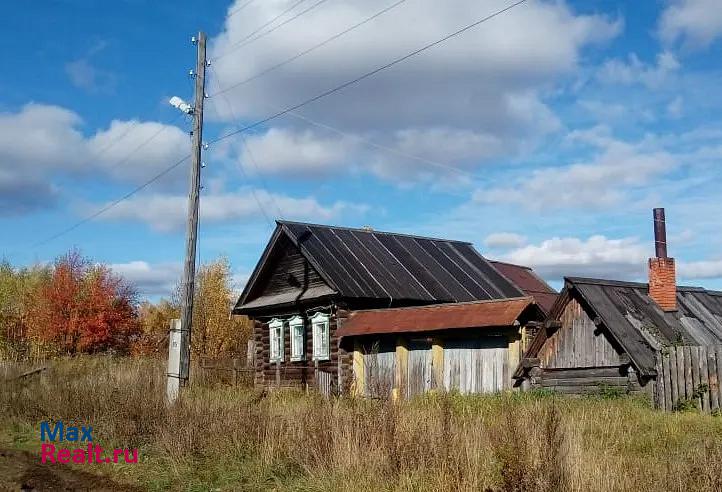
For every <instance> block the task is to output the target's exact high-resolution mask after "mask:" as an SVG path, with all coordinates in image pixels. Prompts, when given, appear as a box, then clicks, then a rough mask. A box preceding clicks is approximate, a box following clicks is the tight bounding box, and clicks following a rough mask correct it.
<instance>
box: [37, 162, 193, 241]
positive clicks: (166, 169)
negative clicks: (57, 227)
mask: <svg viewBox="0 0 722 492" xmlns="http://www.w3.org/2000/svg"><path fill="white" fill-rule="evenodd" d="M190 156H191V155H190V154H188V155H186V156H185V157H183V158H182V159H180V160H178V161H176V162H175V163H173V164H172V165H170V166H169V167H167V168H165V169H163V170H162V171H161V172H159V173H158V174H156V175H155V176H153V177H152V178H151V179H149V180H148V181H145V182H144V183H143V184H141V185H139V186H136V187H135V188H133V189H132V190H131V191H129V192H128V193H126V194H125V195H123V196H121V197H120V198H118V199H116V200H114V201H112V202H110V203H109V204H108V205H106V206H104V207H103V208H101V209H100V210H98V211H96V212H95V213H93V214H91V215H88V216H87V217H85V218H83V219H81V220H79V221H78V222H76V223H75V224H73V225H71V226H70V227H67V228H65V229H63V230H62V231H60V232H58V233H56V234H53V235H52V236H49V237H47V238H45V239H43V240H41V241H38V242H37V243H35V244H33V245H31V248H38V247H40V246H43V245H44V244H47V243H49V242H50V241H53V240H55V239H57V238H59V237H60V236H63V235H65V234H67V233H68V232H71V231H73V230H75V229H77V228H78V227H80V226H81V225H83V224H86V223H88V222H90V221H91V220H93V219H95V218H96V217H99V216H100V215H102V214H104V213H105V212H107V211H108V210H110V209H111V208H113V207H115V206H117V205H118V204H120V203H121V202H123V201H125V200H127V199H128V198H130V197H131V196H133V195H135V194H136V193H138V192H139V191H142V190H144V189H145V188H147V187H148V186H150V185H151V184H153V183H155V182H156V181H158V180H159V179H160V178H162V177H163V176H165V175H166V174H168V173H169V172H171V171H172V170H173V169H175V168H177V167H178V166H180V165H181V164H183V163H184V162H185V161H187V160H188V159H189V158H190Z"/></svg>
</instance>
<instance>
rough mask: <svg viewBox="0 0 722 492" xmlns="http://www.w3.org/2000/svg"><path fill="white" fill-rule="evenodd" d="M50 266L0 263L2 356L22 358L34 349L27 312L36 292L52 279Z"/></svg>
mask: <svg viewBox="0 0 722 492" xmlns="http://www.w3.org/2000/svg"><path fill="white" fill-rule="evenodd" d="M51 272H52V269H51V267H50V266H48V265H34V266H31V267H23V268H14V267H13V266H12V265H11V264H10V263H9V262H8V261H6V260H4V261H2V262H0V358H2V359H4V360H21V359H26V358H27V357H29V356H30V355H31V354H32V352H33V349H34V346H33V345H32V343H31V340H30V339H29V338H28V311H29V308H30V306H31V305H32V301H33V299H34V298H35V292H36V291H37V289H38V288H39V286H40V285H41V284H42V283H43V282H47V281H48V279H49V278H50V275H51Z"/></svg>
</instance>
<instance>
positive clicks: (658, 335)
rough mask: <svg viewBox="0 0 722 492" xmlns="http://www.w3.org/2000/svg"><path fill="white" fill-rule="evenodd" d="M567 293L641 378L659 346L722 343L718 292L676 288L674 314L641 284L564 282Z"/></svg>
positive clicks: (574, 279) (721, 295) (650, 368)
mask: <svg viewBox="0 0 722 492" xmlns="http://www.w3.org/2000/svg"><path fill="white" fill-rule="evenodd" d="M567 291H574V292H578V293H579V295H580V296H581V298H582V299H583V300H584V301H585V302H586V304H587V305H588V306H589V307H590V308H591V309H592V310H593V311H594V313H595V314H596V316H598V317H599V318H600V319H601V321H602V322H603V324H604V326H605V327H606V328H607V329H608V330H609V332H610V333H611V334H612V336H613V337H614V338H615V339H616V340H617V342H618V343H619V344H620V345H621V346H622V348H623V349H624V350H625V351H626V352H627V353H628V354H629V357H630V359H631V360H632V362H633V363H634V364H635V366H637V368H638V369H639V370H640V371H641V372H642V373H643V374H653V373H654V365H655V358H654V357H655V356H654V353H655V352H656V351H657V350H659V349H660V348H661V347H663V346H669V345H675V344H684V345H715V344H720V343H722V292H717V291H711V290H706V289H704V288H701V287H684V286H680V287H677V311H672V312H664V311H662V309H661V308H660V307H659V306H658V305H657V303H656V302H654V300H652V299H651V298H650V297H649V296H648V295H647V292H648V284H644V283H637V282H621V281H615V280H602V279H590V278H580V277H569V278H566V279H565V286H564V292H563V294H564V293H566V292H567ZM561 297H562V299H560V302H562V303H563V302H564V301H563V299H564V298H565V297H566V296H561ZM559 307H561V306H556V305H555V306H554V311H555V312H558V310H559V309H558V308H559ZM533 356H534V355H532V357H533Z"/></svg>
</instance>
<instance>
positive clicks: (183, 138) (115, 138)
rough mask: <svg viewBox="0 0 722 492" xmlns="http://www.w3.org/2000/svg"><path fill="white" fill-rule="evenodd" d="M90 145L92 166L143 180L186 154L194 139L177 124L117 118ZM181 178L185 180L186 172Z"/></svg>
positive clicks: (138, 181) (88, 147)
mask: <svg viewBox="0 0 722 492" xmlns="http://www.w3.org/2000/svg"><path fill="white" fill-rule="evenodd" d="M151 139H152V140H151ZM146 142H148V143H146ZM86 148H87V153H88V155H87V164H86V165H87V166H88V167H89V168H91V169H100V170H101V171H103V172H105V173H107V174H108V175H109V176H111V177H113V178H115V179H119V180H123V181H130V182H134V183H140V182H143V181H145V180H147V179H149V178H150V177H153V176H155V175H156V174H158V173H159V172H160V171H162V170H163V169H165V168H167V167H168V166H169V165H171V164H172V163H173V162H175V161H177V160H178V159H179V158H181V157H183V156H184V155H186V154H187V153H188V149H189V148H190V140H189V137H188V134H187V133H186V132H184V131H183V130H181V129H180V128H178V127H176V126H173V125H165V124H163V123H158V122H154V121H139V120H128V121H120V120H113V121H111V122H110V125H109V127H108V128H107V129H105V130H99V131H98V132H97V133H95V135H93V136H92V137H91V138H89V139H88V140H87V142H86ZM179 179H185V175H183V176H180V178H179Z"/></svg>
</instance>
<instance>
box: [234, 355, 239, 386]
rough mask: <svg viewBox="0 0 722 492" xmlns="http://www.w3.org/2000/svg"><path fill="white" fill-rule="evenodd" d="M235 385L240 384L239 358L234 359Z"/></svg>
mask: <svg viewBox="0 0 722 492" xmlns="http://www.w3.org/2000/svg"><path fill="white" fill-rule="evenodd" d="M233 386H234V387H236V386H238V359H236V358H234V359H233Z"/></svg>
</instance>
